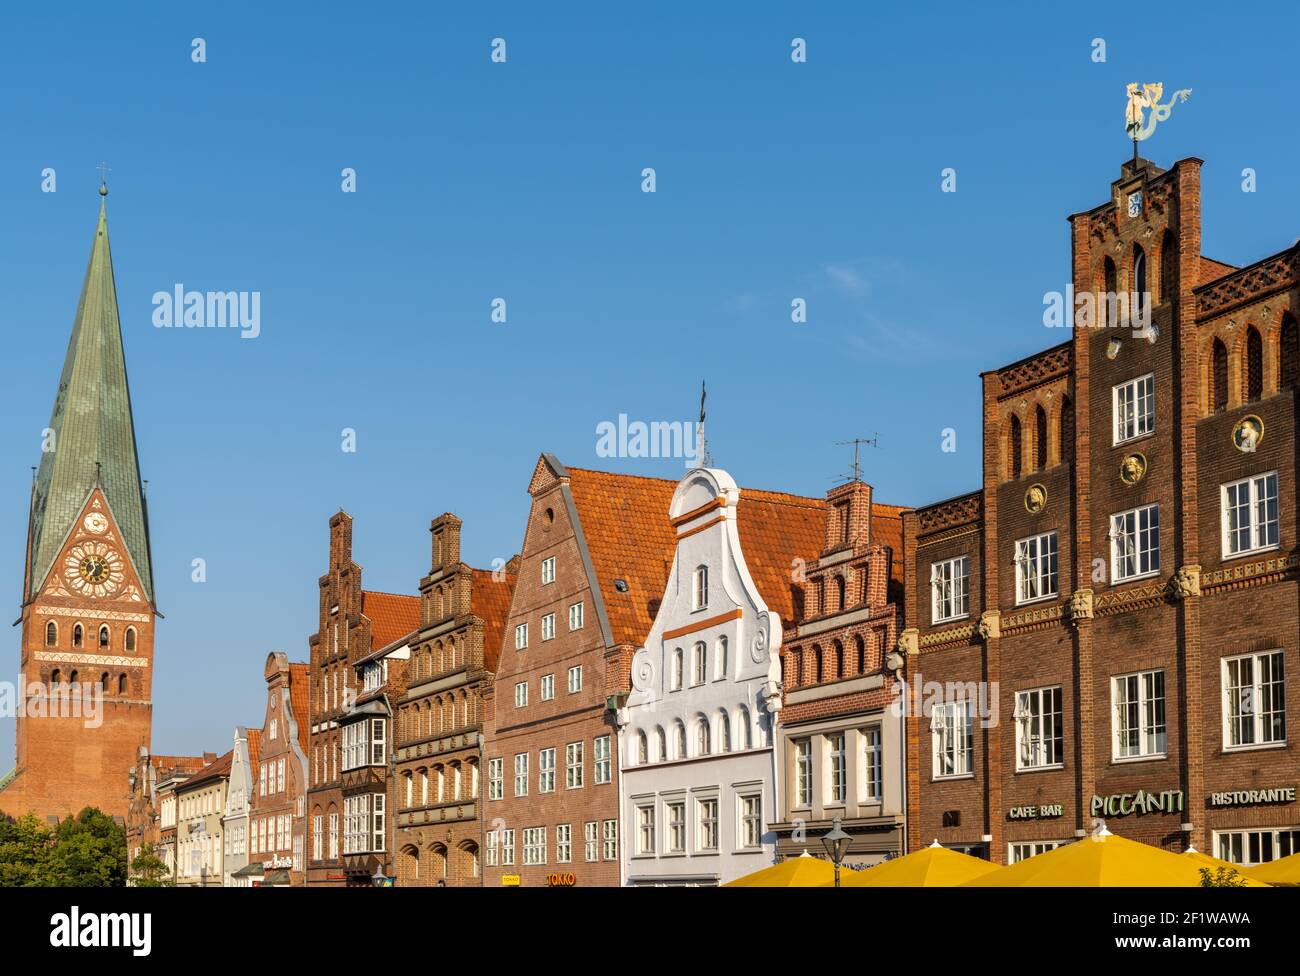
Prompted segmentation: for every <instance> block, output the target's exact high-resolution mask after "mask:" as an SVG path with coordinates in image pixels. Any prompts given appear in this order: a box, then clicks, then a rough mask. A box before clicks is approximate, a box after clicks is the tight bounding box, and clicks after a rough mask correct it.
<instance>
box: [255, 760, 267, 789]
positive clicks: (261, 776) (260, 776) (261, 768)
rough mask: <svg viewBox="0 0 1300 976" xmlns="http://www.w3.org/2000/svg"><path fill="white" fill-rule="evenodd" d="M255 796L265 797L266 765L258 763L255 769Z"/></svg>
mask: <svg viewBox="0 0 1300 976" xmlns="http://www.w3.org/2000/svg"><path fill="white" fill-rule="evenodd" d="M257 795H258V796H266V763H258V767H257Z"/></svg>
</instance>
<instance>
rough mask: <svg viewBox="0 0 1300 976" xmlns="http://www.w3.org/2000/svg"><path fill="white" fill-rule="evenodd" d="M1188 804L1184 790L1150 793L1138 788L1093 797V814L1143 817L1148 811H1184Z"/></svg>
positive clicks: (1096, 815) (1097, 815) (1099, 815)
mask: <svg viewBox="0 0 1300 976" xmlns="http://www.w3.org/2000/svg"><path fill="white" fill-rule="evenodd" d="M1185 806H1186V804H1185V803H1184V799H1183V791H1182V790H1165V791H1163V792H1161V793H1150V792H1148V791H1146V790H1138V791H1137V792H1136V793H1113V794H1111V795H1110V796H1096V795H1095V794H1094V795H1093V798H1092V807H1091V811H1092V815H1093V816H1094V817H1127V816H1128V815H1129V814H1136V815H1137V816H1139V817H1141V816H1144V815H1145V814H1148V813H1182V812H1183V809H1184V808H1185Z"/></svg>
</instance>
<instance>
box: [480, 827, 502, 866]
mask: <svg viewBox="0 0 1300 976" xmlns="http://www.w3.org/2000/svg"><path fill="white" fill-rule="evenodd" d="M483 843H484V846H486V847H487V850H486V851H484V863H486V864H487V866H488V867H490V868H494V867H496V866H497V857H498V852H499V851H500V848H501V836H500V833H499V832H498V831H496V830H489V831H488V832H487V833H486V834H485V835H484V836H483Z"/></svg>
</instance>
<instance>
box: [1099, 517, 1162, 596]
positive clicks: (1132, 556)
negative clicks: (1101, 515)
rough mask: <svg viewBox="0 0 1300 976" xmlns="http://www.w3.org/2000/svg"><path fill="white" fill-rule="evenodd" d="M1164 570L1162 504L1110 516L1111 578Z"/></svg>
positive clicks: (1124, 578)
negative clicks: (1161, 536)
mask: <svg viewBox="0 0 1300 976" xmlns="http://www.w3.org/2000/svg"><path fill="white" fill-rule="evenodd" d="M1159 572H1160V506H1159V505H1144V506H1143V507H1141V508H1133V509H1130V510H1129V511H1127V512H1120V513H1119V514H1118V515H1112V516H1111V517H1110V578H1111V579H1112V580H1114V581H1115V582H1116V583H1119V582H1121V581H1123V580H1131V579H1139V578H1140V577H1143V576H1154V575H1155V574H1156V573H1159Z"/></svg>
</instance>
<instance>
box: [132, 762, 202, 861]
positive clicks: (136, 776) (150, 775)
mask: <svg viewBox="0 0 1300 976" xmlns="http://www.w3.org/2000/svg"><path fill="white" fill-rule="evenodd" d="M209 761H210V760H209ZM204 765H205V763H204V759H203V757H202V756H151V755H150V754H149V752H148V750H147V749H144V748H143V747H142V748H141V750H140V755H139V758H138V760H137V762H136V764H135V766H133V767H132V768H131V770H130V772H129V773H128V774H127V782H128V785H129V786H130V799H129V803H128V808H127V815H126V856H127V870H128V872H129V871H130V865H131V862H132V861H134V860H135V858H136V855H138V854H139V853H140V852H141V851H142V850H146V849H148V848H155V849H157V853H156V856H157V857H159V858H160V859H161V858H162V857H163V853H162V850H161V845H162V826H161V824H162V816H161V815H162V811H161V809H160V804H159V796H158V786H159V784H160V783H163V782H166V781H167V780H168V779H169V778H170V777H172V776H173V775H178V776H185V775H189V774H191V773H196V772H198V771H199V770H200V769H202V768H203V766H204ZM172 824H173V826H174V824H175V821H174V820H173V821H172Z"/></svg>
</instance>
